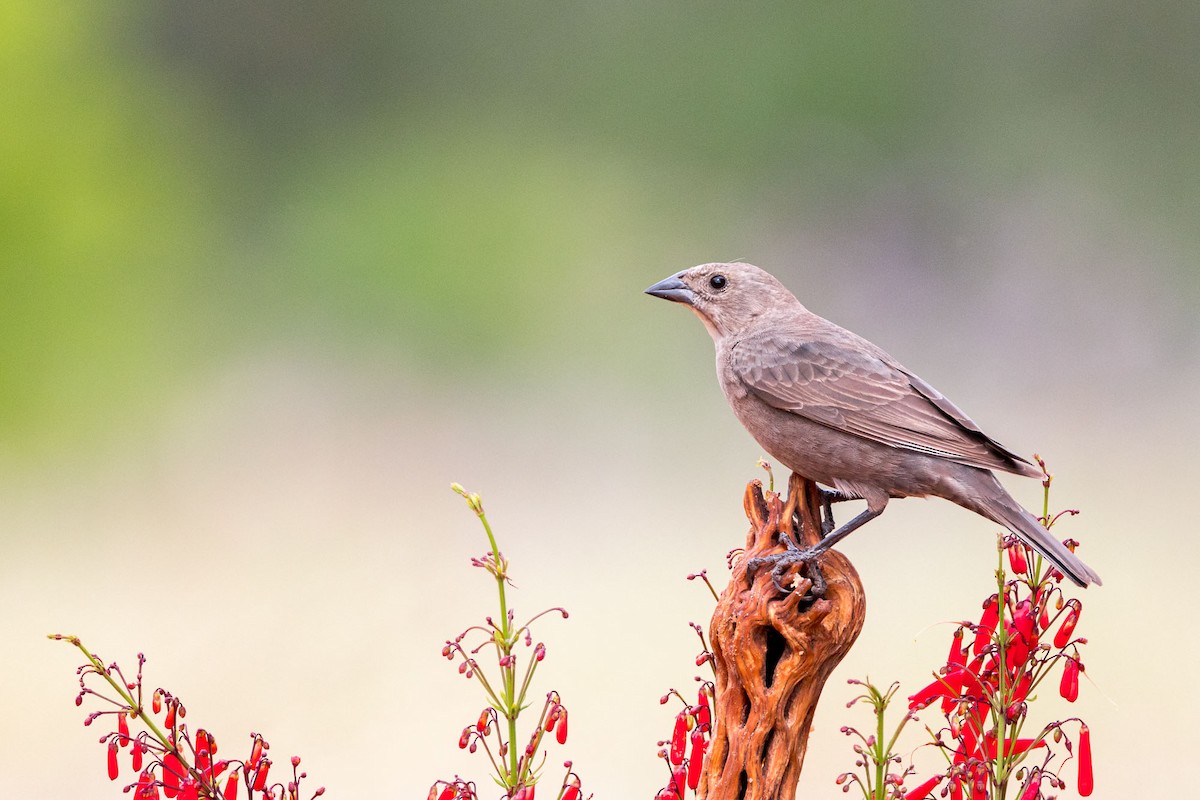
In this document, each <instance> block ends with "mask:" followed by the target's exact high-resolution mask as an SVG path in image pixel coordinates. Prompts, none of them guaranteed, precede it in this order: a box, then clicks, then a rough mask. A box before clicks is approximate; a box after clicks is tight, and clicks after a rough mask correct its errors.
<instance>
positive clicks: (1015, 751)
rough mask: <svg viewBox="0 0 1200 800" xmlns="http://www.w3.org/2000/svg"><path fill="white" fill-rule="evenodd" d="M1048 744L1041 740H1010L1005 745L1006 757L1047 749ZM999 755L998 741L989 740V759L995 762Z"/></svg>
mask: <svg viewBox="0 0 1200 800" xmlns="http://www.w3.org/2000/svg"><path fill="white" fill-rule="evenodd" d="M1045 746H1046V742H1045V741H1044V740H1041V739H1008V740H1007V741H1005V743H1004V755H1006V756H1010V757H1011V756H1019V755H1020V754H1021V753H1024V752H1025V751H1026V750H1032V749H1034V748H1037V747H1045ZM997 756H998V753H997V752H996V740H995V739H992V738H989V739H988V757H989V758H991V759H992V760H993V761H995V760H996V758H997Z"/></svg>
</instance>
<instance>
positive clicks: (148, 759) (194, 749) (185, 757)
mask: <svg viewBox="0 0 1200 800" xmlns="http://www.w3.org/2000/svg"><path fill="white" fill-rule="evenodd" d="M50 638H52V639H56V640H65V641H67V642H70V643H71V644H73V645H75V647H77V648H79V650H80V652H82V653H83V654H84V656H85V657H86V658H87V663H86V664H84V665H83V666H81V667H80V668H79V670H78V672H79V694H78V695H76V697H75V705H77V706H79V705H83V701H84V698H85V697H88V696H92V697H96V698H97V699H99V700H101V701H103V702H104V703H105V704H106V705H108V706H109V707H110V708H109V710H105V711H96V712H93V713H91V714H89V715H88V716H87V718H86V719H85V720H84V722H83V724H84V725H91V724H92V723H94V722H96V721H97V720H101V719H112V720H114V722H115V724H116V730H114V731H112V732H110V733H106V734H105V735H104V736H101V737H100V743H101V744H104V745H106V754H107V768H108V777H109V779H110V780H114V781H115V780H116V779H117V778H118V777H119V776H120V774H121V758H120V751H121V750H123V749H128V751H129V766H130V770H131V772H132V774H134V775H137V780H136V782H135V783H132V784H129V785H128V786H126V787H125V791H127V792H128V791H130V790H131V789H132V790H134V795H133V796H134V798H136V800H159V798H161V797H164V796H165V797H166V798H168V800H175V798H179V800H238V797H239V794H240V793H241V790H240V789H239V788H238V787H239V784H244V785H245V796H246V798H247V799H248V800H255V798H260V800H299V798H300V782H301V780H303V779H304V778H306V777H307V774H306V773H304V772H300V771H299V767H300V759H299V758H298V757H296V756H293V757H292V759H291V761H292V775H291V778H290V779H289V780H288V781H287V783H286V784H284V783H282V782H279V781H276V782H274V783H272V782H271V779H270V777H269V776H270V773H271V764H272V761H271V759H270V757H268V755H267V753H266V751H267V750H268V749H269V748H270V745H269V744H267V741H266V740H265V739H263V737H262V736H260V735H259V734H257V733H252V734H251V745H250V755H249V757H248V758H246V759H245V760H244V761H238V760H225V759H218V758H217V740H216V738H215V737H214V736H213V735H212V734H211V733H209V732H208V731H206V730H204V729H203V728H197V729H196V730H195V732H194V733H193V732H192V731H190V730H189V728H188V726H187V724H186V723H185V722H184V721H183V720H184V718H185V717H186V716H187V708H186V707H185V706H184V705H183V703H182V702H181V701H180V700H179V698H178V697H175V696H174V695H172V694H171V693H170V692H168V691H166V690H165V689H155V690H154V693H153V694H152V695H151V696H150V708H149V709H147V708H146V707H145V706H144V705H143V699H144V695H143V691H142V667H143V666H144V665H145V663H146V658H145V656H143V655H142V654H141V653H139V654H138V670H137V677H136V679H134V680H132V681H129V680H127V679H126V678H125V675H124V674H123V673H122V671H121V668H120V666H118V665H117V664H116V663H113V664H110V665H107V666H105V664H104V662H103V661H102V660H100V658H99V657H98V656H96V655H94V654H93V653H91V652H90V651H88V649H87V648H86V647H84V646H83V643H82V642H80V641H79V639H78V638H76V637H74V636H62V635H59V634H55V635H52V636H51V637H50ZM97 680H100V681H103V682H104V683H106V684H107V685H108V688H109V689H111V690H112V691H113V692H114V693H115V695H116V696H115V697H113V696H109V695H108V694H106V693H104V692H102V691H99V690H97V689H95V688H93V686H92V684H94V683H95V682H96V681H97ZM131 720H133V721H140V722H141V723H142V724H143V725H144V726H145V730H143V731H141V732H139V733H136V734H134V733H131V732H130V728H129V723H130V721H131ZM324 793H325V789H324V787H322V788H319V789H317V790H316V791H314V792H313V793H312V794H311V795H310V798H316V797H320V796H321V795H322V794H324Z"/></svg>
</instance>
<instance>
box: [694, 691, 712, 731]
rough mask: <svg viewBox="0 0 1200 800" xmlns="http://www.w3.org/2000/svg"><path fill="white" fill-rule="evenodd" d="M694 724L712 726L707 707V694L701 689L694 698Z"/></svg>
mask: <svg viewBox="0 0 1200 800" xmlns="http://www.w3.org/2000/svg"><path fill="white" fill-rule="evenodd" d="M696 724H697V725H710V724H712V710H711V709H710V708H709V707H708V693H707V692H705V691H704V690H703V689H701V690H700V691H699V692H698V693H697V696H696Z"/></svg>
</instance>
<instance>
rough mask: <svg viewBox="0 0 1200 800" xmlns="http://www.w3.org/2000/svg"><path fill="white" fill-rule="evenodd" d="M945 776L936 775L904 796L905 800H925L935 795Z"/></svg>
mask: <svg viewBox="0 0 1200 800" xmlns="http://www.w3.org/2000/svg"><path fill="white" fill-rule="evenodd" d="M943 777H945V776H943V775H934V776H933V777H932V778H930V779H929V780H927V781H925V782H924V783H922V784H921V785H920V786H918V787H917V788H915V789H913V790H912V791H911V792H909V793H908V794H906V795H904V800H925V798H927V797H929V795H931V794H933V790H934V788H936V787H937V785H938V784H939V783H941V782H942V778H943Z"/></svg>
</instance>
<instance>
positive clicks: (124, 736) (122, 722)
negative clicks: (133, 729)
mask: <svg viewBox="0 0 1200 800" xmlns="http://www.w3.org/2000/svg"><path fill="white" fill-rule="evenodd" d="M117 733H119V734H121V735H120V741H119V742H118V744H120V745H121V747H128V746H129V722H128V720H127V719H126V717H125V712H124V711H119V712H117Z"/></svg>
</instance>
